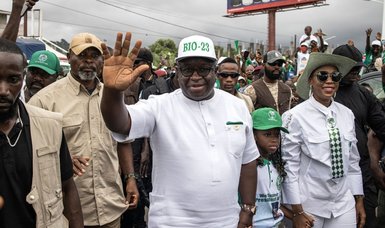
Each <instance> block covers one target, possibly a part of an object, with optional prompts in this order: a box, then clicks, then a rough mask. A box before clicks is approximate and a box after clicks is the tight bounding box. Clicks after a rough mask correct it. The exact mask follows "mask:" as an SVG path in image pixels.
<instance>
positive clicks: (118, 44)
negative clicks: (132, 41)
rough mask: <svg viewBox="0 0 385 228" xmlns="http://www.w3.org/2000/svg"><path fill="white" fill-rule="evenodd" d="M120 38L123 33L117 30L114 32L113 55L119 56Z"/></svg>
mask: <svg viewBox="0 0 385 228" xmlns="http://www.w3.org/2000/svg"><path fill="white" fill-rule="evenodd" d="M122 38H123V34H122V33H121V32H118V34H116V41H115V48H114V53H113V54H114V56H119V55H120V53H121V51H122V50H121V49H122Z"/></svg>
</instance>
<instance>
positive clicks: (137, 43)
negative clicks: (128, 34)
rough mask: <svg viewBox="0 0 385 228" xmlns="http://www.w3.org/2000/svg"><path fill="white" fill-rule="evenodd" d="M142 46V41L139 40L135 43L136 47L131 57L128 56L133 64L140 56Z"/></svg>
mask: <svg viewBox="0 0 385 228" xmlns="http://www.w3.org/2000/svg"><path fill="white" fill-rule="evenodd" d="M141 46H142V41H140V40H138V41H136V42H135V45H134V47H133V48H132V50H131V52H130V55H129V56H128V57H129V58H130V59H131V61H132V62H134V61H135V59H136V57H137V56H138V53H139V50H140V47H141Z"/></svg>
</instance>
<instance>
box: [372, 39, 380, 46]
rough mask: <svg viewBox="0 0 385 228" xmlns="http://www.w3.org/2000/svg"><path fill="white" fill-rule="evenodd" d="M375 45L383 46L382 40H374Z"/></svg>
mask: <svg viewBox="0 0 385 228" xmlns="http://www.w3.org/2000/svg"><path fill="white" fill-rule="evenodd" d="M373 45H377V46H380V47H381V41H379V40H373V42H372V46H373Z"/></svg>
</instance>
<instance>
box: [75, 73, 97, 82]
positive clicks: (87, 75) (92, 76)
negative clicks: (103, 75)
mask: <svg viewBox="0 0 385 228" xmlns="http://www.w3.org/2000/svg"><path fill="white" fill-rule="evenodd" d="M78 75H79V78H80V80H82V81H91V80H94V79H95V78H96V76H97V75H98V74H97V73H96V71H92V72H84V71H79V72H78Z"/></svg>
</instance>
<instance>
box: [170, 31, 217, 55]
mask: <svg viewBox="0 0 385 228" xmlns="http://www.w3.org/2000/svg"><path fill="white" fill-rule="evenodd" d="M188 57H203V58H208V59H211V60H213V61H217V57H216V56H215V49H214V43H213V41H212V40H211V39H209V38H207V37H204V36H198V35H194V36H189V37H186V38H184V39H183V40H181V41H180V43H179V48H178V57H177V58H176V59H175V60H176V61H180V60H182V59H184V58H188Z"/></svg>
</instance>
